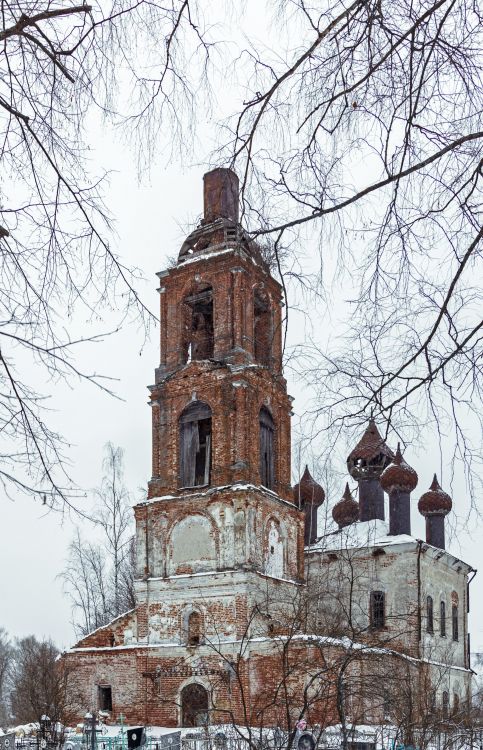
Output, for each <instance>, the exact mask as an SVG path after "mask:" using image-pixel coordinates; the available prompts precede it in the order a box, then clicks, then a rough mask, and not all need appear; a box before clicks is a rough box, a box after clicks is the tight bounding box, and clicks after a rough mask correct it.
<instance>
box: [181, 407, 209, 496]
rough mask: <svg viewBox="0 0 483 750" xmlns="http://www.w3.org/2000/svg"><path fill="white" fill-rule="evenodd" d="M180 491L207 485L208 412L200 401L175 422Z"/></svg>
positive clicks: (188, 408)
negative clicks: (178, 448)
mask: <svg viewBox="0 0 483 750" xmlns="http://www.w3.org/2000/svg"><path fill="white" fill-rule="evenodd" d="M179 446H180V461H179V463H180V472H179V481H180V487H199V486H202V485H207V484H209V483H210V472H211V409H210V407H209V406H208V404H204V403H203V402H202V401H195V402H193V403H192V404H190V405H189V406H188V407H187V408H186V409H185V410H184V412H183V413H182V414H181V417H180V418H179Z"/></svg>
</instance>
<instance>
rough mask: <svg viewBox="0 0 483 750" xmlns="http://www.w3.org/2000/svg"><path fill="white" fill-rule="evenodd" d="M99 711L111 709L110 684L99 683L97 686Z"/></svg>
mask: <svg viewBox="0 0 483 750" xmlns="http://www.w3.org/2000/svg"><path fill="white" fill-rule="evenodd" d="M97 696H98V702H99V711H112V688H111V686H110V685H99V687H98V688H97Z"/></svg>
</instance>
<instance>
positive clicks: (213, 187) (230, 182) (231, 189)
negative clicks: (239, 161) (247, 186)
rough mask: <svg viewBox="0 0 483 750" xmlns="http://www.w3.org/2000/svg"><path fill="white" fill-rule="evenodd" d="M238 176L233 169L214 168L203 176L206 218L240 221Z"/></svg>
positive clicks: (209, 220) (207, 219)
mask: <svg viewBox="0 0 483 750" xmlns="http://www.w3.org/2000/svg"><path fill="white" fill-rule="evenodd" d="M238 184H239V183H238V177H237V176H236V174H235V172H232V170H231V169H223V168H221V167H220V168H219V169H213V170H212V171H211V172H207V173H206V174H205V175H204V176H203V188H204V196H203V197H204V220H205V222H206V223H209V222H211V221H215V219H220V218H223V219H231V220H232V221H235V222H238Z"/></svg>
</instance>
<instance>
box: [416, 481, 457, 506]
mask: <svg viewBox="0 0 483 750" xmlns="http://www.w3.org/2000/svg"><path fill="white" fill-rule="evenodd" d="M452 507H453V502H452V500H451V498H450V496H449V495H448V493H447V492H445V491H444V490H442V489H441V487H440V486H439V482H438V477H437V476H436V474H435V475H434V477H433V481H432V483H431V487H430V488H429V490H428V491H427V492H425V493H424V495H421V497H420V498H419V503H418V510H419V512H420V513H421V514H422V515H423V516H446V515H447V514H448V513H449V512H450V510H451V508H452Z"/></svg>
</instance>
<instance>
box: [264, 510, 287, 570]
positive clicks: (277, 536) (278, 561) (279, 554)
mask: <svg viewBox="0 0 483 750" xmlns="http://www.w3.org/2000/svg"><path fill="white" fill-rule="evenodd" d="M267 546H268V549H267V553H266V559H267V562H266V572H267V574H268V575H269V576H273V577H274V578H282V577H283V575H284V547H283V539H282V534H281V532H280V526H279V525H278V523H277V522H276V521H274V520H272V521H270V526H269V528H268V535H267Z"/></svg>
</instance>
